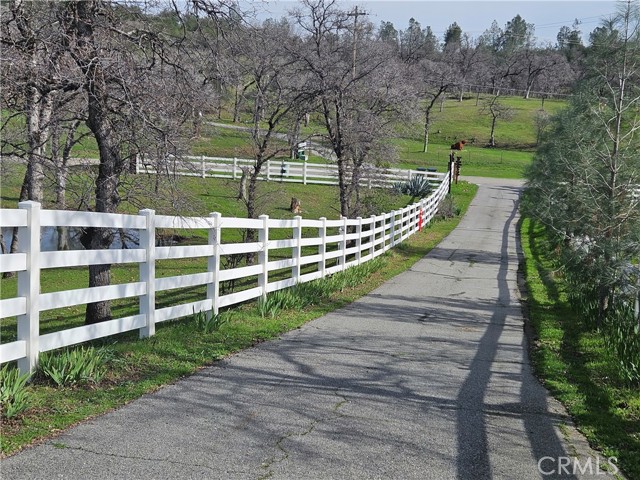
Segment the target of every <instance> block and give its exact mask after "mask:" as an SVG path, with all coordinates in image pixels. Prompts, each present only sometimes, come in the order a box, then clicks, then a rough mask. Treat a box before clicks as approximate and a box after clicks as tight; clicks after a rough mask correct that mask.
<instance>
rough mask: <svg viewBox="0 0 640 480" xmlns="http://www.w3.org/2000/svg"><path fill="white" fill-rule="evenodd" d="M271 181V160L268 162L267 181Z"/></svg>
mask: <svg viewBox="0 0 640 480" xmlns="http://www.w3.org/2000/svg"><path fill="white" fill-rule="evenodd" d="M269 180H271V160H267V181H269Z"/></svg>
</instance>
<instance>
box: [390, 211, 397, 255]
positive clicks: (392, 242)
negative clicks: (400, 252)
mask: <svg viewBox="0 0 640 480" xmlns="http://www.w3.org/2000/svg"><path fill="white" fill-rule="evenodd" d="M389 232H390V236H389V247H393V246H394V245H395V244H396V243H395V240H396V211H395V210H391V223H390V225H389Z"/></svg>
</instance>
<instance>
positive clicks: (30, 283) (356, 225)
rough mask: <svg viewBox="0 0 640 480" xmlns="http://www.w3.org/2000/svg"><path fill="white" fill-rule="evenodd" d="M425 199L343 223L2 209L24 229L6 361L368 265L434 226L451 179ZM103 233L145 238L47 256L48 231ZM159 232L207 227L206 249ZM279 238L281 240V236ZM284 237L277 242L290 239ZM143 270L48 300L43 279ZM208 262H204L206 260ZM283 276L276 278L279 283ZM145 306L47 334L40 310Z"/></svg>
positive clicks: (1, 357) (1, 310)
mask: <svg viewBox="0 0 640 480" xmlns="http://www.w3.org/2000/svg"><path fill="white" fill-rule="evenodd" d="M438 180H440V181H441V183H440V184H439V185H438V187H437V189H436V190H435V191H434V192H433V193H432V194H431V195H430V196H429V197H428V198H426V199H422V200H420V201H419V202H417V203H414V204H412V205H410V206H407V207H405V208H403V209H401V210H396V211H392V212H389V213H385V214H382V215H377V216H371V217H369V218H356V219H347V218H342V219H340V220H327V219H326V218H321V219H319V220H306V219H303V218H302V217H299V216H298V217H295V218H294V219H291V220H276V219H271V218H269V217H268V216H266V215H263V216H261V217H260V218H259V219H243V218H226V217H223V216H222V215H220V214H219V213H213V214H211V215H210V216H209V217H188V218H185V217H173V216H163V215H156V214H155V212H154V211H153V210H141V211H140V212H139V214H138V215H120V214H106V213H94V212H75V211H61V210H41V208H40V204H39V203H36V202H22V203H20V204H19V208H18V209H0V226H1V227H3V228H6V227H19V230H20V231H19V253H14V254H4V255H0V273H1V272H18V286H17V295H16V296H15V297H14V298H5V299H2V300H0V319H6V318H9V317H17V340H16V341H12V342H8V343H3V344H1V345H0V363H4V362H9V361H12V360H17V361H18V367H19V368H20V370H21V371H23V372H25V371H31V370H32V369H33V368H34V367H35V365H36V364H37V359H38V354H39V353H40V352H45V351H48V350H53V349H56V348H60V347H64V346H67V345H73V344H78V343H81V342H87V341H90V340H93V339H97V338H101V337H106V336H109V335H114V334H117V333H122V332H127V331H131V330H139V332H140V337H148V336H151V335H154V333H155V326H156V324H158V323H160V322H164V321H167V320H171V319H176V318H180V317H185V316H189V315H191V314H193V313H194V312H201V311H207V312H208V311H212V312H213V313H217V312H218V309H219V308H222V307H227V306H229V305H234V304H239V303H241V302H245V301H247V300H251V299H255V298H258V297H261V296H264V295H266V294H267V293H269V292H273V291H276V290H280V289H283V288H287V287H290V286H292V285H295V284H297V283H300V282H308V281H311V280H314V279H317V278H322V277H324V276H326V275H330V274H332V273H335V272H338V271H341V270H344V269H346V268H348V267H350V266H352V265H357V264H360V263H362V262H366V261H367V260H370V259H372V258H374V257H376V256H378V255H381V254H382V253H384V252H385V251H387V250H388V249H390V248H392V247H393V246H394V245H396V244H398V243H400V242H402V241H403V240H405V239H406V238H407V237H409V236H410V235H412V234H414V233H416V232H418V231H420V230H421V228H422V227H423V226H426V225H427V224H428V223H429V222H430V221H431V219H432V218H433V216H434V215H435V213H436V209H437V206H438V204H439V202H440V200H442V198H443V197H444V196H445V195H446V194H447V191H448V187H449V177H448V175H446V174H441V175H440V176H439V178H438ZM61 226H66V227H100V228H110V229H126V230H134V231H138V232H139V238H140V241H139V246H138V248H129V249H109V250H68V251H51V252H49V251H41V247H40V245H41V243H40V240H41V231H42V230H41V229H42V228H45V227H61ZM156 229H206V230H207V231H208V243H207V244H206V245H189V246H158V245H157V244H158V242H157V236H156ZM232 229H236V230H237V229H255V230H257V232H258V241H257V242H253V243H226V242H224V241H223V239H224V238H228V237H229V235H226V236H225V233H224V232H225V231H226V230H232ZM274 233H275V235H274ZM282 237H284V239H278V238H282ZM250 252H253V253H255V254H256V257H257V262H256V263H255V264H254V265H250V266H241V267H236V268H233V267H230V268H224V267H225V265H229V263H228V262H227V261H226V260H225V259H228V258H229V256H231V255H237V254H247V253H250ZM198 257H199V258H205V259H206V260H207V261H206V264H207V267H206V271H202V272H200V273H191V274H184V275H178V276H172V277H163V278H158V277H157V276H156V273H155V270H156V262H160V261H163V260H168V259H188V258H198ZM127 263H128V264H137V265H138V269H139V275H138V279H137V281H134V280H133V279H132V280H131V281H130V282H129V283H122V284H118V285H109V286H102V287H93V288H81V289H74V290H61V291H57V292H53V293H40V290H41V285H40V283H41V280H40V274H41V272H42V271H43V270H45V269H52V268H72V267H83V266H84V267H86V266H88V265H96V264H112V265H118V264H127ZM203 264H204V262H203ZM272 277H275V278H276V279H275V280H274V278H272ZM234 279H236V280H237V279H250V280H252V281H253V282H254V283H253V285H252V286H248V287H246V286H245V289H244V290H240V291H234V292H232V293H226V294H221V289H220V285H221V282H225V281H227V282H228V281H230V280H234ZM193 286H206V295H205V296H204V298H202V299H200V300H197V301H193V302H189V303H183V304H179V305H171V306H168V307H164V308H158V307H157V306H156V293H158V292H162V291H166V290H172V289H178V288H184V287H193ZM124 298H137V299H138V304H139V308H138V312H137V313H136V314H135V315H131V316H127V317H122V318H117V319H114V320H110V321H106V322H102V323H97V324H94V325H84V326H79V327H75V328H68V329H65V330H60V331H55V332H52V333H47V334H42V335H41V334H40V312H44V311H47V310H53V309H59V308H64V307H70V306H74V305H83V304H87V303H91V302H97V301H103V300H117V299H124Z"/></svg>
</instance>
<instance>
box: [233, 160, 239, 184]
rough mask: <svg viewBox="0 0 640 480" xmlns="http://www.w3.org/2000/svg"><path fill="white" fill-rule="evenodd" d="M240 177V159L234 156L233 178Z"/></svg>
mask: <svg viewBox="0 0 640 480" xmlns="http://www.w3.org/2000/svg"><path fill="white" fill-rule="evenodd" d="M237 177H238V159H237V158H236V157H233V179H234V180H235V179H236V178H237Z"/></svg>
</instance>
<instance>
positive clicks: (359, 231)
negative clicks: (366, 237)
mask: <svg viewBox="0 0 640 480" xmlns="http://www.w3.org/2000/svg"><path fill="white" fill-rule="evenodd" d="M356 220H358V225H356V233H357V234H358V238H356V248H357V250H356V260H357V263H358V265H360V262H361V259H362V251H361V249H362V217H357V219H356Z"/></svg>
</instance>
